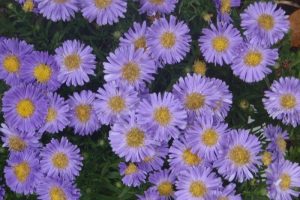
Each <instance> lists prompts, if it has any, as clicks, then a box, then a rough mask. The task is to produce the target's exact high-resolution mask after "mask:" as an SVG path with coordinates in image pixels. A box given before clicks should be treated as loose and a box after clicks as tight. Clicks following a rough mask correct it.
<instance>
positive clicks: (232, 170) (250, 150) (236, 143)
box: [213, 129, 261, 182]
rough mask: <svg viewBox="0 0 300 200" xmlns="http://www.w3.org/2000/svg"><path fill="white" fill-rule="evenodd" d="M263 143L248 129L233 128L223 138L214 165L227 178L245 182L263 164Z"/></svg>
mask: <svg viewBox="0 0 300 200" xmlns="http://www.w3.org/2000/svg"><path fill="white" fill-rule="evenodd" d="M260 151H261V144H260V142H259V140H258V138H257V137H256V136H254V135H251V134H250V133H249V131H248V130H243V129H240V130H232V131H231V132H229V133H227V139H224V140H223V143H222V149H221V150H220V151H219V156H218V159H217V160H216V161H215V162H214V164H213V165H214V167H215V168H217V169H218V172H219V174H221V175H222V176H223V177H224V178H225V179H227V180H229V181H232V180H237V181H238V182H243V181H245V180H249V179H251V178H253V174H255V173H256V172H258V166H259V165H260V164H261V162H260V156H259V153H260Z"/></svg>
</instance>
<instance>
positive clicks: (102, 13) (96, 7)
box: [81, 0, 127, 26]
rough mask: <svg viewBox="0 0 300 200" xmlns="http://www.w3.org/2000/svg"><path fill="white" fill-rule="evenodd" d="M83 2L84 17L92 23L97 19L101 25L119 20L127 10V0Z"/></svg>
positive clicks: (90, 0)
mask: <svg viewBox="0 0 300 200" xmlns="http://www.w3.org/2000/svg"><path fill="white" fill-rule="evenodd" d="M81 4H82V5H81V7H82V9H81V12H82V15H83V17H84V18H86V19H87V20H88V21H89V22H90V23H91V22H92V21H94V20H96V23H97V24H98V25H100V26H101V25H106V24H109V25H112V24H113V23H116V22H118V21H119V18H124V17H125V15H124V14H125V13H126V10H127V1H126V0H85V1H81Z"/></svg>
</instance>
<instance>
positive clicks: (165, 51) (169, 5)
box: [0, 0, 300, 200]
mask: <svg viewBox="0 0 300 200" xmlns="http://www.w3.org/2000/svg"><path fill="white" fill-rule="evenodd" d="M228 2H229V3H228ZM228 2H227V1H217V0H216V1H215V5H216V8H217V10H218V12H217V13H218V17H217V22H216V23H215V24H214V23H211V24H210V26H209V27H208V28H205V29H203V31H202V35H201V36H200V38H199V46H200V51H201V52H202V54H203V57H204V58H205V61H206V62H208V63H214V64H215V65H220V66H224V67H225V65H229V66H231V69H232V71H233V74H235V75H236V76H237V77H239V78H240V79H241V80H243V81H245V82H247V83H252V82H258V81H261V80H262V79H264V78H265V77H266V76H267V75H268V74H270V73H271V72H272V66H273V65H274V64H275V62H276V60H277V59H278V56H279V55H278V50H277V49H276V48H274V44H276V43H277V42H279V40H281V39H282V38H283V37H284V35H285V34H286V33H287V31H288V29H289V24H288V21H287V16H285V13H284V11H283V10H281V9H279V8H277V6H276V5H275V4H273V3H266V2H262V3H254V4H252V5H250V6H249V7H248V8H247V9H246V10H245V11H244V12H243V13H242V14H241V20H242V22H241V28H242V30H238V29H237V28H236V27H234V25H233V24H231V21H232V20H231V18H230V9H231V7H237V6H239V4H240V1H228ZM230 2H231V3H230ZM19 3H22V4H23V7H26V8H27V9H29V8H32V9H33V8H36V10H35V11H36V12H37V13H40V14H42V15H43V16H45V17H46V18H48V19H50V20H52V21H58V20H63V21H69V20H71V18H73V17H74V15H75V13H76V12H79V11H81V12H82V15H83V17H84V18H86V19H87V20H88V21H89V22H92V21H96V23H97V24H98V25H106V24H113V23H116V22H118V20H119V18H122V17H124V16H125V15H124V14H125V12H126V10H127V8H126V7H127V1H126V0H85V1H83V0H68V1H64V0H55V1H53V0H25V1H19ZM176 3H177V0H140V9H139V11H140V13H141V14H142V13H146V14H147V15H153V14H160V15H161V16H163V17H161V18H158V19H155V20H154V22H153V23H152V24H148V23H147V22H146V21H144V22H142V23H138V22H135V23H134V24H133V27H131V28H130V29H129V30H128V32H127V33H125V34H124V36H123V37H122V38H121V39H120V45H119V47H118V48H117V49H116V50H115V51H114V52H111V53H110V54H109V55H108V56H107V58H106V61H105V62H104V63H103V66H104V70H103V73H104V80H105V81H106V83H105V84H104V85H103V86H102V87H100V88H99V89H98V91H97V92H96V91H94V92H93V91H90V90H82V91H81V92H74V93H73V94H72V95H70V96H69V97H68V99H67V100H65V99H64V98H63V97H61V96H60V95H59V94H58V92H57V90H58V89H59V88H60V87H69V86H82V85H84V84H86V83H88V82H89V81H90V77H91V76H95V70H96V64H97V62H96V56H95V55H94V54H93V49H92V48H91V47H90V46H89V45H86V44H84V43H82V42H81V41H79V40H67V41H65V42H64V43H63V44H61V46H60V47H58V48H57V49H56V50H55V55H50V54H49V53H48V52H39V51H35V50H34V47H33V46H32V45H29V44H27V43H26V42H25V41H21V40H19V39H10V38H2V39H1V40H0V78H1V79H2V80H4V81H5V82H6V84H7V85H9V86H10V89H9V90H8V91H6V92H5V93H4V96H3V98H2V105H3V106H2V112H3V114H4V119H5V123H3V124H1V128H0V131H1V132H2V137H1V139H2V141H3V146H4V147H7V148H8V149H9V151H10V154H9V158H8V160H7V165H6V167H5V169H4V173H5V180H6V184H7V186H8V187H9V188H10V189H11V190H12V191H15V192H17V193H20V194H25V195H27V194H32V193H35V194H37V196H38V198H39V199H43V200H44V199H45V200H46V199H51V200H56V199H64V200H66V199H68V200H76V199H79V198H80V192H79V189H77V188H76V185H75V180H76V177H77V176H79V174H80V170H81V168H82V166H83V164H82V160H83V157H82V156H81V155H80V150H79V148H78V147H77V146H76V145H74V144H72V143H71V142H69V141H68V139H67V138H66V137H62V138H61V139H52V140H51V141H50V142H49V143H48V144H42V143H41V142H40V139H41V137H42V136H43V134H56V133H59V132H61V131H63V130H64V128H66V127H67V126H69V127H71V128H72V129H73V131H74V134H78V135H80V136H86V137H88V136H89V135H92V134H93V133H95V132H96V131H97V130H98V129H99V128H100V127H101V126H102V125H109V126H110V127H111V129H110V131H109V138H108V139H109V143H110V145H111V148H112V150H113V151H114V152H115V154H117V155H118V156H119V157H120V158H122V159H124V162H121V163H120V165H119V168H120V174H121V175H122V181H123V183H124V184H125V185H127V186H130V187H138V186H140V185H141V184H143V183H148V184H149V185H150V187H149V189H148V190H147V191H145V193H144V194H143V195H138V196H137V198H138V199H140V200H150V199H151V200H159V199H162V200H168V199H172V198H174V199H178V200H187V199H188V200H202V199H208V200H210V199H211V200H215V199H228V200H229V199H230V200H238V199H241V195H240V194H236V191H235V187H236V185H235V184H236V183H242V182H245V181H247V180H251V179H253V178H254V177H255V176H257V175H258V172H259V170H263V171H264V173H265V177H266V182H267V186H268V196H269V197H270V199H274V200H276V199H291V198H292V196H295V197H297V196H299V191H298V190H296V189H295V188H299V187H300V181H299V180H300V166H299V165H298V164H296V163H292V162H290V161H288V160H285V154H286V140H287V139H288V137H289V136H288V133H287V132H286V131H284V130H282V128H281V127H279V126H273V125H266V126H265V129H264V130H263V134H262V135H257V134H253V133H251V132H250V130H246V129H233V128H231V127H229V125H228V124H227V123H226V121H225V118H226V117H227V115H228V112H229V111H230V109H231V107H232V104H233V94H232V93H231V91H230V90H229V86H228V85H227V84H226V83H225V82H224V81H222V80H220V79H217V78H211V77H206V76H204V75H203V74H205V71H204V73H188V74H186V75H185V76H183V77H180V78H179V80H178V81H177V82H176V83H175V84H174V85H173V86H172V89H171V91H165V92H160V93H152V92H150V90H149V89H148V85H149V84H151V82H152V81H153V80H154V75H155V74H156V73H158V71H159V70H160V68H163V67H164V66H165V65H166V64H175V63H179V62H181V61H182V60H183V59H184V58H185V57H186V56H187V54H188V53H189V51H190V45H191V42H192V39H191V36H190V33H189V32H190V30H189V27H188V25H187V24H186V23H185V22H183V21H180V20H178V19H177V18H176V17H175V16H172V15H170V16H167V14H170V13H171V12H172V11H173V10H174V9H175V7H176ZM30 6H31V7H30ZM241 33H243V34H241ZM242 35H243V36H242ZM198 64H199V63H198ZM200 64H201V63H200ZM201 71H202V70H201ZM202 72H203V71H202ZM201 74H202V75H201ZM262 102H263V105H264V107H265V109H266V111H267V112H268V114H269V115H270V117H272V118H274V119H278V120H281V121H282V122H283V123H284V124H287V125H292V126H297V125H299V124H300V118H299V115H300V80H299V79H296V78H293V77H285V78H280V79H279V80H278V81H274V83H273V84H272V86H271V87H270V89H269V90H268V91H266V92H265V95H264V98H263V99H262ZM265 144H266V145H265ZM2 193H3V192H2V188H1V187H0V198H1V195H2Z"/></svg>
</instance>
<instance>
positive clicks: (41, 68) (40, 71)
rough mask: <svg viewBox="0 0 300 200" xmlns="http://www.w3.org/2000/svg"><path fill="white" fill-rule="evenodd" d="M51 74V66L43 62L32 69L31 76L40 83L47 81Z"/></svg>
mask: <svg viewBox="0 0 300 200" xmlns="http://www.w3.org/2000/svg"><path fill="white" fill-rule="evenodd" d="M51 75H52V70H51V68H50V67H49V66H48V65H45V64H39V65H37V66H36V67H35V68H34V70H33V76H34V77H35V79H36V80H37V81H38V82H40V83H45V82H48V81H49V80H50V78H51Z"/></svg>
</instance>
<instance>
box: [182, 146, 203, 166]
mask: <svg viewBox="0 0 300 200" xmlns="http://www.w3.org/2000/svg"><path fill="white" fill-rule="evenodd" d="M182 158H183V160H184V162H185V163H186V164H187V165H190V166H196V165H198V164H199V163H200V162H201V158H200V157H199V156H198V155H197V154H194V153H192V152H191V150H190V149H186V150H185V151H184V152H183V154H182Z"/></svg>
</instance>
